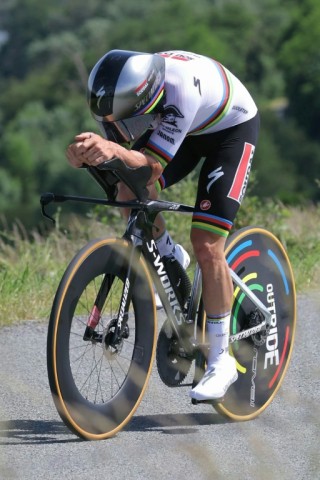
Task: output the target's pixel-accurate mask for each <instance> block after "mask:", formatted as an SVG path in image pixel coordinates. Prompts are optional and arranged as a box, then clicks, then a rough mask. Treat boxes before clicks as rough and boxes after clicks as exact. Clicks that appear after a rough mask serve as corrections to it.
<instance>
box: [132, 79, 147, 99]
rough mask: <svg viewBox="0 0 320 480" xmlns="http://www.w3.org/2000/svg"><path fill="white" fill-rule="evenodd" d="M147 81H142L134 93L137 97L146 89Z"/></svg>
mask: <svg viewBox="0 0 320 480" xmlns="http://www.w3.org/2000/svg"><path fill="white" fill-rule="evenodd" d="M148 85H149V83H148V81H147V80H144V82H142V84H141V85H139V87H138V88H137V89H136V90H135V93H136V94H137V96H138V97H140V95H142V94H143V92H144V91H145V90H146V89H147V88H148Z"/></svg>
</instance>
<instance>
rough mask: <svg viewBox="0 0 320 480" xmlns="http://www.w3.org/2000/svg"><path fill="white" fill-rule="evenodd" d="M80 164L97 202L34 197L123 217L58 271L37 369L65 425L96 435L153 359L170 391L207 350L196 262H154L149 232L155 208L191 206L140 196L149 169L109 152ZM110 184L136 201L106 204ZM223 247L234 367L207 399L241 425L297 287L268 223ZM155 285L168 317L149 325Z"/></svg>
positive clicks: (270, 383)
mask: <svg viewBox="0 0 320 480" xmlns="http://www.w3.org/2000/svg"><path fill="white" fill-rule="evenodd" d="M87 169H88V171H89V173H90V174H91V175H92V176H93V177H94V179H95V180H96V181H97V182H98V183H99V185H100V186H101V187H102V188H103V190H104V191H105V193H106V196H107V198H92V197H83V196H72V195H56V194H53V193H44V194H43V195H42V196H41V206H42V213H43V214H44V215H45V216H47V217H48V218H51V219H52V217H51V216H50V215H48V211H47V205H48V204H50V203H51V202H65V201H74V202H86V203H92V204H99V205H105V206H108V207H113V208H127V209H130V212H131V213H130V215H129V218H128V222H127V225H126V228H125V232H124V234H123V236H122V238H101V239H94V240H92V241H90V242H89V243H88V244H87V245H85V246H84V247H83V248H82V249H81V250H80V251H79V253H77V254H76V256H75V257H74V258H73V260H72V261H71V263H70V264H69V266H68V267H67V269H66V271H65V273H64V275H63V278H62V280H61V282H60V285H59V287H58V290H57V292H56V295H55V298H54V301H53V306H52V311H51V315H50V320H49V327H48V338H47V369H48V378H49V384H50V389H51V393H52V396H53V400H54V403H55V406H56V408H57V410H58V412H59V414H60V416H61V418H62V420H63V422H64V423H65V424H66V425H67V427H68V428H69V429H70V430H71V431H72V432H74V433H75V434H76V435H78V436H79V437H81V438H84V439H87V440H100V439H105V438H108V437H111V436H113V435H115V434H116V433H117V432H119V431H120V430H121V429H122V428H123V427H124V426H125V425H126V424H127V422H128V421H129V420H130V419H131V418H132V416H133V415H134V413H135V411H136V409H137V407H138V406H139V404H140V402H141V400H142V398H143V395H144V393H145V390H146V387H147V384H148V380H149V377H150V374H151V370H152V366H153V363H154V359H155V358H156V365H157V370H158V373H159V376H160V378H161V380H162V381H163V382H164V383H165V384H166V385H168V386H169V387H176V386H180V385H181V384H183V382H184V381H185V379H186V378H187V375H188V374H189V371H190V368H191V365H192V364H194V369H193V370H192V371H191V375H192V378H193V382H192V385H193V386H194V385H195V384H196V383H197V382H198V381H199V379H200V378H201V376H202V375H203V372H204V369H205V365H206V357H207V353H208V348H209V346H208V344H207V343H206V316H205V311H204V308H203V303H202V298H201V272H200V269H199V267H198V265H196V267H195V270H194V274H193V279H192V282H191V280H190V278H189V275H188V274H187V273H186V271H185V270H184V269H183V267H182V266H181V265H180V263H179V262H178V261H176V260H175V259H174V258H173V257H170V256H169V257H162V258H161V256H160V254H159V251H158V248H157V245H156V243H155V241H154V239H153V229H154V228H155V227H154V220H155V218H156V216H157V215H158V214H159V213H160V212H165V211H166V212H174V214H179V213H187V214H188V213H189V214H192V212H193V211H194V209H193V207H191V206H188V205H184V204H179V203H174V202H168V201H161V200H150V199H148V190H147V188H146V185H147V182H148V179H149V178H150V175H151V171H150V168H149V167H148V166H145V167H139V168H136V169H132V168H129V167H127V166H126V165H125V164H124V163H123V162H122V161H120V160H119V159H114V160H112V161H110V162H105V163H103V164H102V165H99V167H88V168H87ZM119 181H122V182H124V183H125V184H126V185H127V186H128V187H129V188H130V189H131V190H132V192H133V193H134V195H135V197H136V200H134V201H129V202H118V201H117V200H116V191H117V183H118V182H119ZM225 255H226V259H227V262H228V265H229V268H230V273H231V276H232V280H233V284H234V295H233V305H232V315H231V321H230V353H231V355H233V356H234V357H235V359H236V364H237V369H238V374H239V375H238V379H237V381H236V382H235V383H234V384H232V385H231V387H230V388H229V389H228V391H227V393H226V395H225V397H224V399H221V400H220V399H219V400H218V401H215V402H207V403H212V405H213V407H214V409H215V410H216V411H217V412H219V413H220V414H222V415H224V416H226V417H228V418H230V419H233V420H238V421H241V420H249V419H253V418H255V417H257V416H258V415H259V414H260V413H261V412H262V411H263V410H264V409H265V408H266V407H267V406H268V405H269V404H270V402H271V401H272V399H273V398H274V396H275V395H276V393H277V391H278V389H279V387H280V385H281V383H282V381H283V379H284V376H285V373H286V370H287V367H288V365H289V361H290V356H291V352H292V348H293V342H294V335H295V325H296V294H295V284H294V278H293V273H292V269H291V266H290V262H289V259H288V256H287V253H286V251H285V249H284V247H283V245H282V244H281V243H280V241H279V240H278V239H277V238H276V237H275V236H274V235H273V234H272V233H270V232H269V231H267V230H265V229H263V228H260V227H247V228H243V229H240V230H239V231H236V232H235V233H233V234H231V235H230V236H229V239H228V241H227V244H226V249H225ZM154 286H155V288H156V291H157V292H158V294H159V297H160V299H161V302H162V305H163V308H164V311H165V314H166V317H167V319H166V320H165V321H164V323H163V325H162V327H161V329H160V332H159V333H158V328H157V310H156V307H155V295H154ZM192 372H194V373H192ZM191 401H192V403H193V404H196V403H198V402H197V401H195V400H191Z"/></svg>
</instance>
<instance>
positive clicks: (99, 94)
mask: <svg viewBox="0 0 320 480" xmlns="http://www.w3.org/2000/svg"><path fill="white" fill-rule="evenodd" d="M105 94H106V91H105V89H104V86H103V85H102V87H101V88H99V90H98V91H97V93H96V97H97V99H98V100H97V107H98V108H100V102H101V100H102V99H103V97H104V96H105Z"/></svg>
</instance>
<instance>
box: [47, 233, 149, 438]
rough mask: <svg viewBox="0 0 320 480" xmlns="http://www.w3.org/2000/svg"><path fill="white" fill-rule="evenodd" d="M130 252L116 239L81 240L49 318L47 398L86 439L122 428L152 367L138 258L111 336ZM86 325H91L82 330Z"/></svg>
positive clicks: (143, 270) (145, 288)
mask: <svg viewBox="0 0 320 480" xmlns="http://www.w3.org/2000/svg"><path fill="white" fill-rule="evenodd" d="M131 251H132V247H131V245H130V244H129V243H128V242H126V241H125V240H120V239H103V240H93V241H92V242H90V243H89V244H88V245H86V246H85V247H84V248H83V249H82V250H81V251H80V252H79V253H78V254H77V255H76V256H75V258H74V259H73V261H72V262H71V263H70V265H69V267H68V268H67V270H66V272H65V274H64V276H63V278H62V280H61V283H60V285H59V288H58V291H57V293H56V296H55V300H54V303H53V308H52V312H51V316H50V321H49V330H48V341H47V367H48V377H49V383H50V389H51V392H52V396H53V399H54V402H55V405H56V408H57V410H58V412H59V414H60V416H61V418H62V420H63V421H64V423H65V424H66V425H67V426H68V428H70V430H71V431H73V432H74V433H75V434H76V435H78V436H79V437H81V438H84V439H88V440H100V439H104V438H108V437H110V436H113V435H114V434H116V433H117V432H118V431H119V430H120V429H122V428H123V427H124V425H125V424H126V423H127V422H128V421H129V420H130V418H131V417H132V415H133V414H134V412H135V410H136V408H137V407H138V405H139V403H140V401H141V399H142V396H143V393H144V391H145V388H146V386H147V382H148V379H149V376H150V373H151V367H152V362H153V359H154V355H155V345H156V334H157V328H156V315H155V307H154V301H153V290H152V282H151V279H150V276H149V273H148V270H147V267H146V264H145V262H144V260H143V259H142V258H140V259H137V261H136V262H135V265H134V268H135V269H136V278H135V283H134V287H133V291H132V299H131V302H130V307H129V311H128V316H127V323H126V324H125V325H123V327H122V333H121V335H120V336H118V337H117V340H116V341H115V331H116V328H117V323H118V313H119V311H120V310H121V308H122V305H120V303H121V302H120V300H121V295H122V291H123V290H124V289H126V288H127V287H128V288H129V285H127V283H128V279H127V276H126V274H127V271H128V262H129V258H130V253H131ZM123 313H124V312H123ZM88 324H89V325H91V326H92V325H94V327H93V328H92V327H91V328H89V329H88Z"/></svg>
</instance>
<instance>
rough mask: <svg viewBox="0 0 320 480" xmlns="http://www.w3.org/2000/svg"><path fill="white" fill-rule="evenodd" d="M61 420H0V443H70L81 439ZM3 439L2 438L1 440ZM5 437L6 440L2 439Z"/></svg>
mask: <svg viewBox="0 0 320 480" xmlns="http://www.w3.org/2000/svg"><path fill="white" fill-rule="evenodd" d="M63 435H68V436H69V437H70V435H72V434H71V432H70V431H69V430H68V429H67V427H65V425H64V424H63V423H62V422H59V421H50V420H11V421H9V422H0V438H1V440H0V445H12V444H18V445H23V444H24V445H28V444H31V443H32V444H44V443H70V442H79V441H81V440H80V439H79V438H77V437H76V436H74V435H73V436H72V438H61V436H63ZM2 439H3V440H2ZM4 439H7V440H4Z"/></svg>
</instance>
